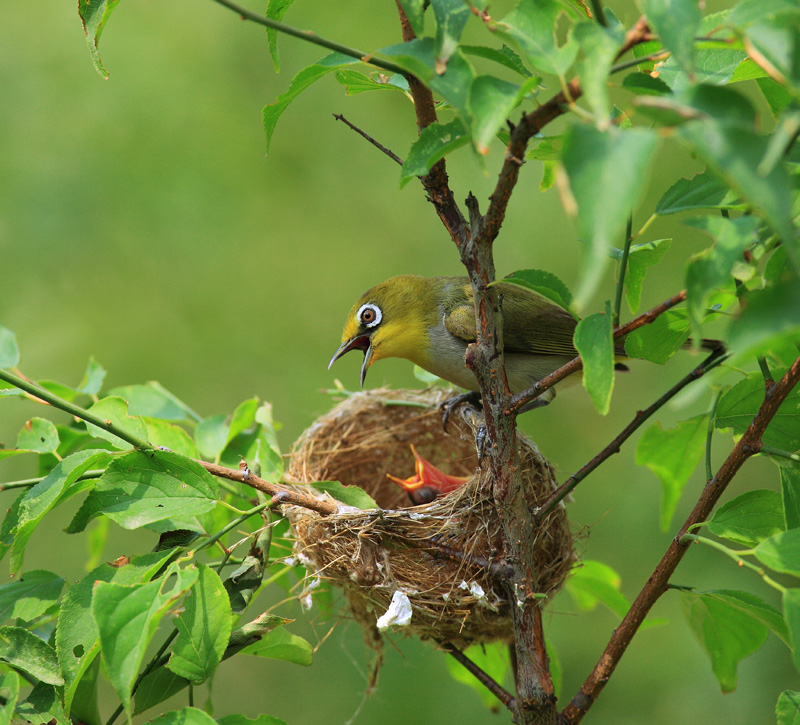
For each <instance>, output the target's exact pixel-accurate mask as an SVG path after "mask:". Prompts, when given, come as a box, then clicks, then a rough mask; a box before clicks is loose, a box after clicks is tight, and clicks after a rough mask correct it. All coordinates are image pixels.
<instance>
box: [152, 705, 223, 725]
mask: <svg viewBox="0 0 800 725" xmlns="http://www.w3.org/2000/svg"><path fill="white" fill-rule="evenodd" d="M216 722H217V721H216V720H214V718H213V717H211V715H209V714H207V713H205V712H203V711H202V710H199V709H198V708H196V707H185V708H183V710H173V711H172V712H165V713H164V714H163V715H159V716H158V717H156V718H153V719H152V720H151V721H150V725H216Z"/></svg>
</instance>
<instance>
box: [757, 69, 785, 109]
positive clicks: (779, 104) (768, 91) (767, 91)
mask: <svg viewBox="0 0 800 725" xmlns="http://www.w3.org/2000/svg"><path fill="white" fill-rule="evenodd" d="M756 83H758V87H759V88H760V89H761V93H762V94H763V95H764V99H765V100H766V101H767V103H768V104H769V107H770V109H771V110H772V115H773V116H775V118H777V117H778V116H780V114H782V113H783V112H784V110H785V109H786V107H787V106H788V105H789V104H790V103H791V102H792V95H791V93H789V91H787V90H786V88H785V87H784V86H782V85H781V84H780V83H778V82H777V81H775V80H773V79H772V78H759V79H758V80H756Z"/></svg>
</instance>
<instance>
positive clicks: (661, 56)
mask: <svg viewBox="0 0 800 725" xmlns="http://www.w3.org/2000/svg"><path fill="white" fill-rule="evenodd" d="M670 55H671V53H670V52H669V51H668V50H659V51H658V52H657V53H650V55H642V56H639V57H638V58H631V59H630V60H623V61H622V62H621V63H617V64H616V65H612V66H611V68H610V69H609V71H608V74H609V75H611V74H612V73H619V72H620V71H621V70H627V69H628V68H632V67H633V66H635V65H639V63H649V62H650V61H651V60H666V59H667V58H669V56H670Z"/></svg>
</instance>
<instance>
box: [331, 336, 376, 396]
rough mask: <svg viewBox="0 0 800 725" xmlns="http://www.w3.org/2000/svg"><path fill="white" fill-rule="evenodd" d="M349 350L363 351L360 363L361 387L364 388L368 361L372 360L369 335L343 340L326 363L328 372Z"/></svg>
mask: <svg viewBox="0 0 800 725" xmlns="http://www.w3.org/2000/svg"><path fill="white" fill-rule="evenodd" d="M351 350H363V351H364V362H362V363H361V387H362V388H363V387H364V379H365V378H366V377H367V368H369V364H370V361H371V360H372V341H371V340H370V336H369V335H358V336H356V337H353V338H350V339H349V340H345V341H344V342H343V343H342V344H341V345H339V349H338V350H337V351H336V352H335V353H333V357H332V358H331V361H330V362H329V363H328V370H330V369H331V365H333V363H335V362H336V361H337V360H338V359H339V358H340V357H341V356H342V355H344V354H345V353H346V352H350V351H351Z"/></svg>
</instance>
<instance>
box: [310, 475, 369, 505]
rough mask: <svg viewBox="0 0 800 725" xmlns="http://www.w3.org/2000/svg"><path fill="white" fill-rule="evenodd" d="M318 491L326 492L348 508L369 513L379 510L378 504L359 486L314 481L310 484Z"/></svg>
mask: <svg viewBox="0 0 800 725" xmlns="http://www.w3.org/2000/svg"><path fill="white" fill-rule="evenodd" d="M310 485H311V486H313V487H314V488H316V489H317V491H324V492H325V493H328V494H330V495H331V496H332V497H333V498H335V499H336V500H337V501H341V502H342V503H343V504H345V505H347V506H354V507H355V508H358V509H362V510H364V511H367V510H369V509H376V508H378V504H377V503H375V500H374V499H373V498H372V496H370V495H369V494H368V493H367V492H366V491H364V489H362V488H359V487H358V486H345V485H344V484H342V483H339V482H338V481H314V483H312V484H310Z"/></svg>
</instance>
